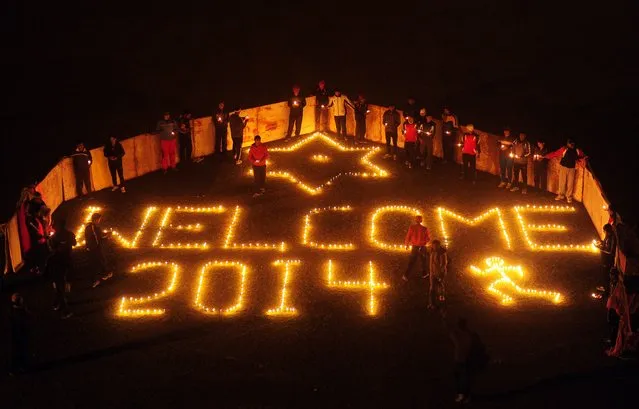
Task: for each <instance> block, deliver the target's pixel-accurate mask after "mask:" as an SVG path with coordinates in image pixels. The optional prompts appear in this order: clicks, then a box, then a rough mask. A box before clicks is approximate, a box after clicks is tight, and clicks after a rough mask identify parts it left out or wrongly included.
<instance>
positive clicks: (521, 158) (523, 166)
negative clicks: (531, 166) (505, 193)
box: [510, 132, 532, 195]
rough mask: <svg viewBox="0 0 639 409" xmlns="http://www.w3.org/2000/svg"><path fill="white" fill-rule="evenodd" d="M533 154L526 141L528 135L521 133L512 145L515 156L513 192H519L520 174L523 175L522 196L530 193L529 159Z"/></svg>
mask: <svg viewBox="0 0 639 409" xmlns="http://www.w3.org/2000/svg"><path fill="white" fill-rule="evenodd" d="M531 153H532V148H531V147H530V142H528V141H527V140H526V134H525V133H523V132H521V133H520V134H519V139H517V140H515V141H514V142H513V145H512V152H511V154H512V155H513V180H512V187H511V188H510V191H511V192H516V191H518V190H519V186H518V184H519V174H521V194H522V195H525V194H526V193H528V189H527V186H528V158H529V157H530V154H531Z"/></svg>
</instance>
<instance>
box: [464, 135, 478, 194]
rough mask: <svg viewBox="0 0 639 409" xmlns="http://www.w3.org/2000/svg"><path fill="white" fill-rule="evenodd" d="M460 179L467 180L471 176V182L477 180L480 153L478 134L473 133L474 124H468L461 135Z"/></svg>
mask: <svg viewBox="0 0 639 409" xmlns="http://www.w3.org/2000/svg"><path fill="white" fill-rule="evenodd" d="M461 147H462V170H463V174H462V177H461V178H462V179H465V180H468V179H469V178H471V177H472V181H473V184H475V182H476V180H477V158H478V157H479V155H480V153H481V146H480V144H479V135H477V133H475V126H474V125H473V124H468V125H467V126H466V132H464V134H463V135H462V140H461Z"/></svg>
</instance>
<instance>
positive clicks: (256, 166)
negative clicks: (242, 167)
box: [249, 135, 268, 197]
mask: <svg viewBox="0 0 639 409" xmlns="http://www.w3.org/2000/svg"><path fill="white" fill-rule="evenodd" d="M253 141H254V143H253V145H251V148H250V149H249V161H251V164H252V165H253V177H254V180H255V193H254V194H253V197H259V196H261V195H263V194H264V192H265V191H266V189H265V188H264V184H265V183H266V160H267V159H268V149H266V146H265V145H262V137H261V136H259V135H255V138H254V139H253Z"/></svg>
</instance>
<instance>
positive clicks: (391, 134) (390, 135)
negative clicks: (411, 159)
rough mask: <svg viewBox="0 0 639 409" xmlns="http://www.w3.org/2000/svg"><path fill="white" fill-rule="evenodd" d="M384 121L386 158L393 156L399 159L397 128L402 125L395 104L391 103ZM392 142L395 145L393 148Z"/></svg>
mask: <svg viewBox="0 0 639 409" xmlns="http://www.w3.org/2000/svg"><path fill="white" fill-rule="evenodd" d="M382 121H383V123H384V134H385V136H386V154H385V155H384V158H390V157H391V156H392V157H393V160H397V128H398V127H399V125H400V121H401V119H400V117H399V112H397V110H396V109H395V105H393V104H391V105H389V106H388V109H387V110H386V111H385V112H384V115H383V116H382ZM391 143H392V144H393V147H392V149H391Z"/></svg>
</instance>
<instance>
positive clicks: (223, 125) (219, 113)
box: [213, 101, 229, 155]
mask: <svg viewBox="0 0 639 409" xmlns="http://www.w3.org/2000/svg"><path fill="white" fill-rule="evenodd" d="M213 123H214V125H215V153H220V154H223V155H225V154H226V151H227V146H226V144H227V135H228V127H229V113H228V112H226V110H225V109H224V101H220V103H219V104H217V110H216V111H215V112H214V113H213Z"/></svg>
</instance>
